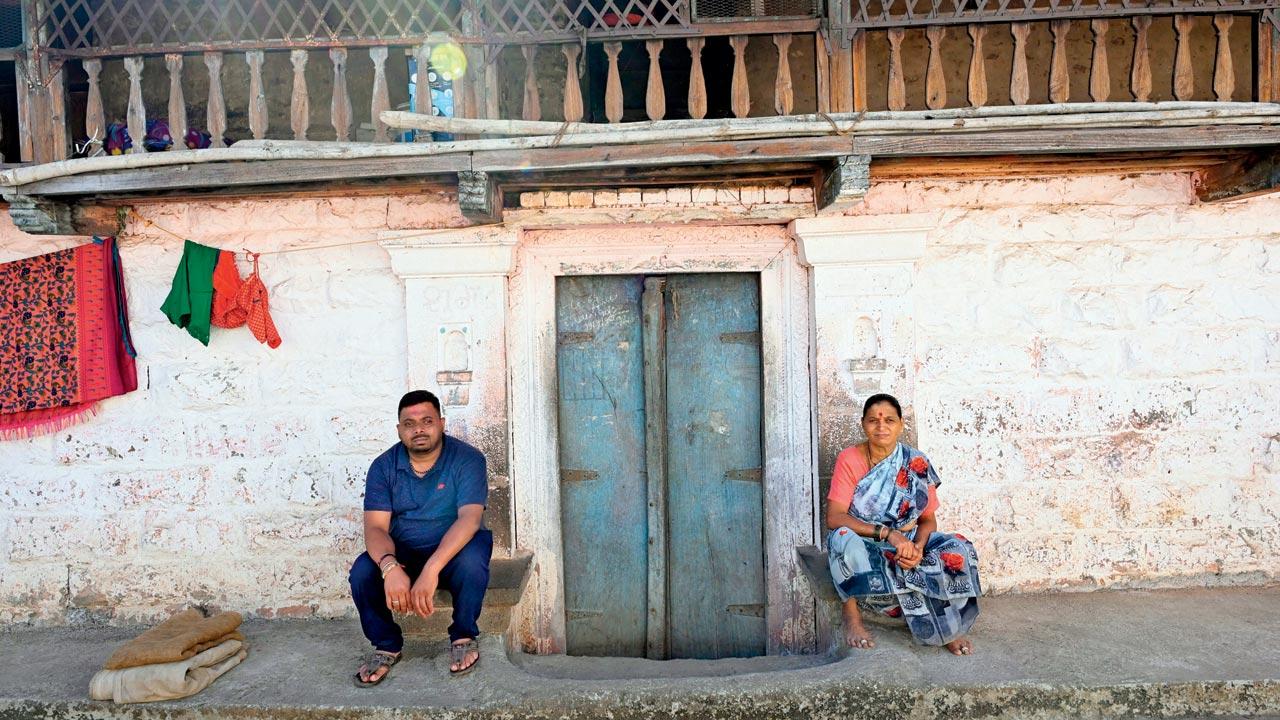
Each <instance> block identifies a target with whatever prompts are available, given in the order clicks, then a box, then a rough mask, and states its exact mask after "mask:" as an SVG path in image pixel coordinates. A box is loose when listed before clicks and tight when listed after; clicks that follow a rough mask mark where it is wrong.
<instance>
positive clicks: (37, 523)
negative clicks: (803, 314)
mask: <svg viewBox="0 0 1280 720" xmlns="http://www.w3.org/2000/svg"><path fill="white" fill-rule="evenodd" d="M757 191H758V194H757ZM646 192H649V193H651V189H639V188H634V189H628V188H622V189H618V190H615V191H601V192H596V193H595V194H594V195H593V196H592V202H593V204H594V205H596V206H601V205H603V206H615V205H618V206H620V205H639V204H643V201H644V194H645V193H646ZM526 195H529V194H528V193H526ZM744 196H745V197H744ZM686 197H687V199H686ZM759 197H763V201H764V203H765V204H766V205H767V204H768V203H769V202H770V195H769V192H768V189H765V188H760V187H754V188H750V187H743V188H731V189H730V188H713V187H694V188H691V189H688V193H687V195H686V194H684V192H683V191H682V192H680V193H676V194H674V195H673V194H671V193H664V194H663V195H662V197H661V198H658V197H656V196H655V197H654V198H653V199H654V200H655V201H659V200H660V201H661V203H662V206H663V207H680V206H681V205H683V204H685V203H692V204H693V205H695V206H697V205H700V204H702V205H730V206H733V207H739V206H744V207H745V205H743V204H744V203H749V202H754V201H756V200H757V199H758V198H759ZM782 197H783V196H782V194H780V193H779V192H777V191H776V190H775V191H774V192H773V194H772V198H773V199H775V200H777V201H778V202H782ZM539 201H541V202H542V204H543V205H545V206H548V207H550V206H560V207H566V208H567V207H569V206H570V205H571V204H572V198H571V197H570V194H569V193H559V194H555V193H548V194H545V195H544V194H537V196H536V198H535V197H530V199H529V202H528V203H526V202H525V201H524V199H523V197H522V205H524V206H525V207H537V203H538V202H539ZM584 201H585V199H584V198H583V197H581V196H579V198H578V200H577V202H578V203H579V204H580V203H582V202H584ZM786 202H787V203H788V204H790V205H792V206H796V205H802V204H806V203H808V204H811V203H812V196H811V194H806V193H805V192H803V191H801V190H799V189H797V188H794V187H793V188H790V190H789V191H788V193H787V195H786ZM672 203H675V204H672ZM136 207H137V210H138V212H139V213H141V214H142V215H143V216H144V217H147V218H151V219H153V220H154V222H155V223H157V224H159V225H162V226H164V227H165V228H168V229H171V230H173V231H174V232H176V233H179V234H180V235H183V236H189V237H191V238H192V239H193V240H196V241H200V242H205V243H207V244H210V245H216V246H219V247H224V248H228V249H239V248H242V247H248V248H251V249H253V250H257V251H264V252H266V251H273V250H281V249H294V248H307V247H315V248H319V247H320V246H327V245H336V244H339V243H346V242H353V241H362V240H368V241H370V242H369V243H367V244H358V245H351V246H347V247H334V248H328V249H315V250H309V251H305V252H293V253H288V254H280V255H264V256H263V258H262V271H263V276H264V280H265V281H266V283H267V285H268V288H269V291H270V293H271V302H272V306H271V307H272V312H273V315H274V317H275V320H276V323H277V325H278V326H279V329H280V332H281V335H282V336H283V338H284V344H283V345H282V346H281V347H280V348H279V349H277V350H274V351H272V350H268V349H267V348H266V347H265V346H263V345H261V344H260V343H258V342H257V341H256V340H254V339H253V337H252V336H251V335H250V333H249V332H248V331H247V330H243V329H238V330H231V331H228V330H215V331H214V335H213V342H212V343H211V344H210V346H209V347H207V348H206V347H203V346H201V345H199V344H198V343H197V342H196V341H194V340H192V339H191V338H190V337H189V336H187V335H186V334H185V333H184V332H183V331H180V330H178V329H177V328H174V327H173V326H172V325H170V324H169V323H168V321H167V320H165V319H164V318H163V317H162V316H161V315H160V313H159V311H158V307H159V305H160V303H161V301H162V300H163V298H164V296H165V294H166V292H167V291H168V287H169V282H170V280H171V278H172V275H173V271H174V268H175V267H176V265H177V262H178V257H179V255H180V253H181V242H180V241H179V240H178V239H176V238H174V237H171V236H169V235H167V234H165V233H163V232H161V231H160V230H158V229H156V228H154V227H147V226H146V225H144V224H140V223H131V224H130V225H129V226H128V227H126V229H125V232H124V233H123V234H122V236H121V253H122V257H123V261H124V264H125V269H126V284H127V290H128V293H129V297H130V311H131V315H132V318H131V319H132V326H133V331H134V336H135V343H136V345H137V347H138V350H139V364H138V372H139V381H140V387H139V390H138V391H136V392H134V393H131V394H129V395H125V396H123V397H119V398H114V399H111V400H109V401H107V402H106V403H104V405H103V407H102V412H101V413H100V414H99V415H98V416H97V417H95V418H92V419H90V420H88V421H86V422H84V423H81V424H79V425H76V426H74V427H72V428H69V429H67V430H64V431H62V432H60V433H57V434H54V435H45V436H41V437H37V438H32V439H26V440H17V441H6V442H3V443H0V622H36V623H68V622H79V621H89V620H96V621H107V622H117V623H122V622H131V621H138V620H148V619H152V618H154V617H156V616H159V615H162V614H164V613H166V612H167V611H169V610H170V609H173V608H176V607H179V606H182V605H186V604H189V603H192V602H198V603H204V604H207V605H210V606H214V607H221V608H227V609H235V610H240V611H243V612H246V613H249V614H251V615H258V616H262V617H279V616H325V617H330V616H346V615H348V614H349V613H350V607H349V600H348V599H347V590H346V584H345V583H346V580H345V577H346V575H345V573H346V570H347V566H348V565H349V563H350V561H351V559H352V558H353V557H354V555H355V553H357V552H359V548H360V544H361V526H360V501H361V495H362V492H363V484H364V475H365V471H366V470H367V468H368V463H369V461H370V459H371V458H372V457H373V456H374V455H376V454H377V453H378V452H381V451H382V450H383V449H385V448H386V447H387V446H389V445H390V444H391V443H392V442H394V439H395V435H394V428H393V424H394V405H395V402H396V400H397V399H398V398H399V395H400V394H401V393H402V392H403V391H404V390H405V389H406V386H407V385H408V384H409V378H410V377H411V374H412V373H413V372H415V370H413V369H411V367H410V361H409V359H408V358H409V353H407V352H406V348H407V347H408V346H409V344H410V337H419V336H423V337H425V336H426V335H427V334H430V333H434V334H435V335H438V339H435V340H432V341H431V342H432V345H431V348H433V349H432V350H431V351H430V352H426V351H422V350H418V351H415V352H418V353H419V354H423V355H424V356H425V355H429V356H430V358H437V357H438V358H439V359H438V367H434V366H433V368H432V371H431V372H430V373H427V374H425V375H423V377H426V378H427V379H426V382H427V384H428V387H430V388H431V389H437V390H439V389H442V388H441V387H433V386H432V385H431V383H432V382H435V383H438V384H440V385H441V386H442V387H446V388H447V389H448V390H449V392H450V393H451V394H450V396H449V403H451V404H450V405H449V407H448V408H447V412H446V414H447V415H449V417H450V418H451V420H450V422H454V423H455V425H453V426H452V427H453V428H454V429H455V430H456V431H459V432H463V433H465V436H466V437H467V438H468V439H469V440H470V441H472V442H474V443H476V444H478V445H480V446H481V447H482V449H484V450H486V452H487V453H489V454H490V456H491V457H490V469H491V478H490V485H491V497H492V499H493V505H492V506H491V510H490V513H489V524H490V525H491V527H493V528H494V530H495V532H496V534H497V535H498V546H499V547H500V548H504V549H508V548H510V547H511V545H512V542H513V539H512V528H511V525H510V522H509V520H508V518H509V517H510V513H511V511H512V510H511V507H510V498H511V486H512V483H518V482H520V478H511V477H509V476H508V475H509V473H510V472H511V471H510V470H509V464H508V459H509V447H508V439H507V433H506V431H505V427H506V419H505V417H503V416H502V408H503V407H505V406H506V398H505V397H504V396H503V393H504V392H505V391H506V390H505V379H506V375H507V373H515V372H521V371H522V370H521V368H523V367H525V364H523V363H522V360H524V359H523V358H514V357H513V358H506V359H502V360H500V361H499V360H493V358H495V357H496V358H500V357H501V356H502V353H503V351H504V348H502V347H501V337H502V336H501V332H500V323H499V322H498V321H497V320H494V319H492V318H490V319H486V318H485V317H482V316H480V315H476V316H475V317H474V318H472V319H470V320H467V321H466V322H462V321H458V322H454V321H453V320H448V321H447V322H448V323H450V324H448V326H447V327H444V328H443V329H444V331H445V332H443V333H441V327H438V324H439V323H436V322H434V321H431V320H430V319H428V320H424V323H428V322H429V323H430V326H429V327H428V326H427V325H425V324H424V325H423V326H421V327H419V326H418V325H416V324H415V321H413V320H411V318H409V317H407V314H406V309H405V308H406V305H407V304H410V303H409V300H410V299H412V298H417V299H420V300H421V305H422V307H424V308H437V307H438V308H440V309H442V312H443V311H447V312H448V313H453V314H459V315H460V316H466V317H469V318H471V317H472V316H471V315H467V313H470V312H472V309H473V308H475V307H480V306H481V305H479V303H480V301H481V300H482V299H484V300H486V301H489V300H492V297H490V295H483V297H482V296H481V295H475V296H474V297H473V294H472V293H471V291H472V289H474V288H477V287H479V288H480V289H481V290H483V291H484V293H493V292H498V293H499V296H500V295H501V290H500V288H501V287H502V283H503V279H502V278H501V277H496V278H493V279H491V280H486V281H485V284H483V287H481V285H479V284H477V283H476V282H475V281H471V280H463V279H457V281H456V282H455V281H452V280H451V281H449V282H450V283H452V284H448V283H443V282H436V281H431V283H432V284H428V285H424V286H422V287H421V288H419V289H414V290H406V282H405V281H403V280H402V279H401V278H400V277H398V276H397V274H396V273H395V272H393V269H392V267H391V261H390V259H389V257H388V254H387V251H386V250H384V249H383V248H382V247H379V245H378V244H377V243H376V242H373V241H376V240H378V239H379V234H380V233H385V232H386V231H387V230H389V229H391V230H394V229H422V230H424V231H426V230H430V229H434V228H449V227H456V226H460V225H462V224H463V222H464V221H463V219H462V217H461V215H460V214H459V213H458V211H457V205H456V202H455V201H454V199H453V198H452V197H451V196H449V195H445V194H422V195H414V196H394V197H361V198H312V199H308V198H292V199H277V200H260V201H220V202H206V203H200V204H189V205H176V204H167V203H155V204H146V203H140V204H138V205H137V206H136ZM852 214H853V215H854V217H849V218H847V219H846V220H847V221H848V222H849V223H851V224H857V223H863V222H867V221H869V220H874V221H875V222H876V223H880V224H882V225H884V226H885V227H890V228H891V227H892V226H893V224H894V223H895V222H896V219H897V218H899V217H907V216H908V215H910V216H911V217H920V216H928V217H930V218H932V221H931V222H932V225H931V228H930V229H929V230H928V232H927V238H926V239H925V241H924V244H923V250H922V254H921V255H920V257H919V258H918V259H916V260H914V261H911V262H892V263H887V264H885V263H876V262H869V263H865V264H862V265H858V266H856V267H854V268H852V269H850V270H849V271H848V272H837V273H832V274H831V275H830V277H831V282H834V283H835V285H834V286H833V287H837V289H838V290H839V292H840V294H841V295H840V297H841V298H847V299H842V300H840V301H839V302H840V303H843V304H837V305H836V306H834V307H832V308H831V311H830V312H827V313H825V314H823V313H819V315H820V316H821V317H822V318H826V319H824V320H823V321H822V322H824V323H829V327H828V326H823V327H819V328H817V329H816V331H815V338H816V343H817V348H816V350H817V352H816V357H817V359H818V365H817V366H816V367H815V373H816V375H817V378H816V382H817V386H818V387H819V389H820V393H819V398H818V399H819V427H818V428H817V432H818V461H819V466H820V470H819V476H820V477H819V479H818V482H819V486H820V490H821V491H822V492H824V493H825V489H826V483H827V482H828V478H829V475H830V471H831V463H832V462H833V460H834V458H835V453H836V452H838V450H839V449H840V448H842V447H844V446H846V445H848V444H851V443H852V442H855V441H856V440H857V439H858V429H857V417H856V416H857V412H856V410H855V408H857V407H860V405H861V402H862V400H863V399H864V398H865V397H866V396H867V395H868V394H870V393H871V392H874V391H877V390H884V391H888V392H894V393H898V394H900V395H901V396H902V397H903V398H904V400H906V401H907V405H908V407H907V420H908V424H909V433H910V436H911V437H913V438H915V441H916V442H917V443H918V445H919V446H920V447H921V449H923V450H924V451H925V452H926V453H927V454H929V456H930V457H931V458H932V459H933V461H934V462H935V463H936V465H937V466H938V468H939V471H940V473H941V476H942V478H943V482H944V484H943V486H942V489H941V491H940V494H941V500H942V510H941V511H940V517H941V522H942V525H943V527H944V528H946V529H953V530H959V531H960V532H962V533H964V534H965V535H966V536H968V537H970V538H971V539H973V540H974V542H975V543H976V544H977V546H978V549H979V552H980V553H981V554H982V557H983V570H984V580H985V581H986V584H987V585H986V587H987V590H989V591H991V592H996V593H1003V592H1024V591H1038V590H1053V589H1089V588H1097V587H1127V586H1134V587H1152V586H1192V585H1196V586H1198V585H1203V584H1206V583H1207V584H1249V583H1262V582H1269V581H1274V580H1275V579H1276V577H1277V569H1276V567H1277V566H1276V562H1275V558H1276V557H1277V556H1278V555H1280V515H1277V510H1276V508H1280V349H1278V348H1280V230H1277V229H1276V224H1275V218H1276V217H1277V215H1280V197H1259V198H1253V199H1248V200H1243V201H1238V202H1233V203H1226V204H1221V205H1196V204H1194V200H1193V193H1192V192H1191V185H1190V178H1189V177H1188V176H1187V175H1184V174H1156V175H1138V176H1126V177H1120V176H1116V177H1089V178H1059V179H1036V180H1003V181H986V180H984V181H948V182H924V181H915V182H905V183H904V182H891V183H879V184H875V185H873V186H872V188H871V190H870V192H869V194H868V195H867V197H866V200H865V202H864V203H863V204H861V205H859V206H857V207H856V208H854V210H853V211H852ZM3 222H4V223H5V224H4V225H3V226H2V227H0V261H6V260H12V259H17V258H21V257H26V256H30V255H35V254H39V253H43V252H49V251H52V250H56V249H60V248H64V247H69V246H71V245H74V244H76V243H78V242H83V241H84V239H82V238H48V237H35V236H27V235H23V234H21V233H19V232H18V231H16V230H15V229H14V228H13V227H12V226H10V225H8V224H7V221H3ZM835 222H837V223H838V222H839V221H838V220H837V221H835ZM652 232H653V233H655V235H654V238H655V242H667V241H669V242H671V243H679V242H683V241H684V238H686V237H687V235H688V233H689V228H687V227H672V228H662V227H659V226H654V227H653V228H652ZM664 233H665V234H664ZM606 235H608V234H607V233H605V234H603V235H602V237H604V236H606ZM730 244H731V242H730V241H726V248H727V252H730V253H731V252H732V249H731V248H729V246H730ZM442 252H443V251H442ZM241 271H242V272H247V271H248V265H246V264H244V263H243V262H242V264H241ZM424 282H425V281H424ZM823 282H824V283H825V282H827V280H825V279H824V280H823ZM818 287H819V288H820V287H821V283H820V284H819V285H818ZM494 288H499V289H498V290H494ZM445 290H447V292H445ZM477 292H478V291H477ZM407 293H416V294H413V295H412V298H411V297H410V295H408V294H407ZM519 297H524V296H518V295H515V294H512V295H510V296H509V299H511V301H513V302H514V301H518V298H519ZM818 300H821V298H819V299H818ZM414 302H417V300H414ZM497 304H498V305H501V303H497ZM464 311H465V312H464ZM424 312H426V311H425V310H424ZM473 314H474V313H473ZM424 317H425V316H424ZM440 322H445V320H441V321H440ZM433 337H434V335H433ZM494 337H497V338H498V339H497V340H494V339H493V338H494ZM430 358H429V359H430ZM433 362H437V361H434V360H433ZM486 362H491V363H496V364H494V365H493V367H489V366H486V365H485V364H484V363H486ZM502 367H505V368H506V370H505V371H502V369H501V368H502ZM495 368H496V369H495ZM419 370H421V368H419ZM436 370H440V371H441V372H439V373H437V372H436ZM472 370H474V371H475V378H474V379H472V378H471V376H470V375H464V373H468V372H471V371H472ZM485 373H488V374H487V375H485ZM482 375H483V376H485V377H496V378H497V380H494V381H492V382H491V383H490V384H489V385H485V384H484V382H482V380H481V379H480V378H481V377H482ZM486 382H487V381H486ZM482 385H483V387H481V386H482ZM464 390H465V392H464ZM545 392H548V393H551V392H554V389H553V388H547V389H546V390H545ZM477 408H480V409H483V412H480V411H479V410H477ZM494 408H496V409H497V412H496V414H495V413H494V412H491V410H492V409H494ZM766 411H767V409H766Z"/></svg>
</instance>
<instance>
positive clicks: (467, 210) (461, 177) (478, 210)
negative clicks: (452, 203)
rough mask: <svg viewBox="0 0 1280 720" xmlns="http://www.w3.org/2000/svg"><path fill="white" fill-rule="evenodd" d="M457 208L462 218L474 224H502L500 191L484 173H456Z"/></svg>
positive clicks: (468, 171)
mask: <svg viewBox="0 0 1280 720" xmlns="http://www.w3.org/2000/svg"><path fill="white" fill-rule="evenodd" d="M458 207H459V209H460V210H461V211H462V215H463V217H466V218H467V219H468V220H471V221H472V222H475V223H481V224H484V223H496V222H502V189H501V188H499V187H498V183H497V182H496V181H495V179H494V178H493V176H491V175H490V174H489V173H486V172H478V171H472V170H466V171H463V172H460V173H458Z"/></svg>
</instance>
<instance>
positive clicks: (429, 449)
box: [409, 435, 444, 455]
mask: <svg viewBox="0 0 1280 720" xmlns="http://www.w3.org/2000/svg"><path fill="white" fill-rule="evenodd" d="M420 439H421V440H426V441H427V445H426V446H425V447H422V446H419V445H418V444H417V443H418V440H420ZM443 441H444V435H441V436H440V437H438V438H436V441H435V442H434V443H432V442H431V438H413V439H411V440H410V441H409V442H410V445H409V450H410V451H411V452H412V453H413V454H415V455H430V454H431V453H433V452H435V451H436V450H437V449H439V447H440V443H441V442H443Z"/></svg>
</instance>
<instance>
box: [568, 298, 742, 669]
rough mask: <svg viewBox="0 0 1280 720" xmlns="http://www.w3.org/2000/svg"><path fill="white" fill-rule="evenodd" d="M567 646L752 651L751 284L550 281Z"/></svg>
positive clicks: (617, 650)
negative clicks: (553, 285)
mask: <svg viewBox="0 0 1280 720" xmlns="http://www.w3.org/2000/svg"><path fill="white" fill-rule="evenodd" d="M556 325H557V328H556V330H557V372H558V380H559V388H558V404H559V443H560V500H561V508H562V517H561V523H562V533H563V538H564V555H563V558H564V597H565V621H566V622H565V630H566V640H567V644H568V647H567V651H568V653H569V654H571V655H597V656H632V657H649V658H654V659H665V658H714V657H743V656H751V655H763V654H764V651H765V623H764V608H765V585H764V547H763V546H764V539H763V535H764V524H763V514H764V509H763V492H762V490H763V485H762V476H763V473H762V457H763V453H762V449H761V349H760V284H759V277H758V276H757V275H753V274H741V273H717V274H672V275H666V276H619V275H610V276H585V277H562V278H559V279H558V281H557V285H556Z"/></svg>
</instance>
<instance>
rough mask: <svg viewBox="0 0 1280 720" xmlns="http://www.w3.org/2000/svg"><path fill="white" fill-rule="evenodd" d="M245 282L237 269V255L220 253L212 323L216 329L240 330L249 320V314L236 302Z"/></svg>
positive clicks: (214, 282) (226, 251)
mask: <svg viewBox="0 0 1280 720" xmlns="http://www.w3.org/2000/svg"><path fill="white" fill-rule="evenodd" d="M242 287H244V280H241V279H240V271H239V270H237V269H236V256H235V253H233V252H230V251H228V250H223V251H222V252H220V253H218V265H217V267H215V268H214V269H213V310H212V317H211V318H210V322H212V323H213V325H214V327H220V328H238V327H240V326H241V325H243V324H244V323H245V321H246V320H248V319H249V313H248V312H246V311H245V310H244V308H242V307H240V305H239V304H238V303H237V302H236V299H237V297H238V296H239V294H240V288H242Z"/></svg>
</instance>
